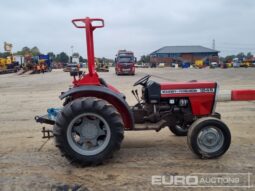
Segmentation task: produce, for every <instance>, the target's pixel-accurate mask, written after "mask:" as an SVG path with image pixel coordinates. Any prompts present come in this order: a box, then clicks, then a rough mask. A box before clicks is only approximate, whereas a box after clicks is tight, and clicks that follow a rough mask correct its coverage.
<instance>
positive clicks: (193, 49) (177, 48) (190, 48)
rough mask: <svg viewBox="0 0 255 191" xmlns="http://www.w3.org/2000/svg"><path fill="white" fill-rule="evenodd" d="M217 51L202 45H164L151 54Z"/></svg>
mask: <svg viewBox="0 0 255 191" xmlns="http://www.w3.org/2000/svg"><path fill="white" fill-rule="evenodd" d="M218 52H219V51H217V50H213V49H210V48H206V47H203V46H165V47H162V48H160V49H158V50H156V51H154V52H152V53H151V54H156V53H157V54H165V53H167V54H169V53H218Z"/></svg>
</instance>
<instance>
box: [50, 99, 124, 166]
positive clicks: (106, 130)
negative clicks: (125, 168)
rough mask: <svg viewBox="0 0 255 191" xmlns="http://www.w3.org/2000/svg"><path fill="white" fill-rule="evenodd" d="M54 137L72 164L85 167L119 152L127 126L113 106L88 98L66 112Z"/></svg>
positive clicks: (69, 106) (65, 108)
mask: <svg viewBox="0 0 255 191" xmlns="http://www.w3.org/2000/svg"><path fill="white" fill-rule="evenodd" d="M53 133H54V136H55V143H56V146H57V147H58V148H59V149H60V151H61V153H62V154H63V155H64V156H65V157H66V158H67V159H68V160H69V161H71V162H72V163H77V164H81V165H84V166H88V165H98V164H101V163H103V162H104V161H105V160H107V159H109V158H111V157H112V156H113V153H114V152H115V151H116V150H118V149H120V145H121V142H122V140H123V137H124V125H123V122H122V118H121V116H120V114H119V113H118V112H117V110H116V109H115V108H114V107H113V106H112V105H111V104H109V103H108V102H106V101H104V100H101V99H97V98H95V97H86V98H80V99H76V100H74V101H72V102H70V103H68V104H67V105H66V106H65V107H64V108H63V110H62V111H61V112H60V113H59V115H58V117H57V119H56V123H55V125H54V128H53Z"/></svg>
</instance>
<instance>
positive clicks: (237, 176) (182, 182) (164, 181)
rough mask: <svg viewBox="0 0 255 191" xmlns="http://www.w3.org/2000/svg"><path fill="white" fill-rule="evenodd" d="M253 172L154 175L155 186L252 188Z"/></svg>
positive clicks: (152, 178)
mask: <svg viewBox="0 0 255 191" xmlns="http://www.w3.org/2000/svg"><path fill="white" fill-rule="evenodd" d="M251 175H252V174H251V173H192V174H190V175H154V176H152V177H151V184H152V185H153V186H163V187H235V188H251V187H253V185H252V184H251Z"/></svg>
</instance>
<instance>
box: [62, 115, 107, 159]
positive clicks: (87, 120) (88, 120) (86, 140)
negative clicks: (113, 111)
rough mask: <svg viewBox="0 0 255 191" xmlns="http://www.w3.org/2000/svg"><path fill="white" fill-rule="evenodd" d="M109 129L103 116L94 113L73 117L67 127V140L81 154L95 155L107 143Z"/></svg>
mask: <svg viewBox="0 0 255 191" xmlns="http://www.w3.org/2000/svg"><path fill="white" fill-rule="evenodd" d="M110 137H111V130H110V127H109V125H108V123H107V122H106V121H105V119H104V118H102V117H101V116H99V115H98V114H95V113H84V114H81V115H78V116H77V117H75V118H74V119H73V120H72V121H71V122H70V124H69V125H68V129H67V141H68V143H69V145H70V146H71V148H72V149H73V150H75V151H76V152H78V153H79V154H81V155H87V156H90V155H96V154H98V153H100V152H102V151H103V150H104V149H105V148H106V147H107V145H108V143H109V141H110Z"/></svg>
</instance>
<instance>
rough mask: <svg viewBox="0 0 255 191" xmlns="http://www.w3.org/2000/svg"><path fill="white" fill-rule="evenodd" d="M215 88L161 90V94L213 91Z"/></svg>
mask: <svg viewBox="0 0 255 191" xmlns="http://www.w3.org/2000/svg"><path fill="white" fill-rule="evenodd" d="M214 90H215V89H214V88H197V89H172V90H161V94H186V93H213V92H214Z"/></svg>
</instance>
